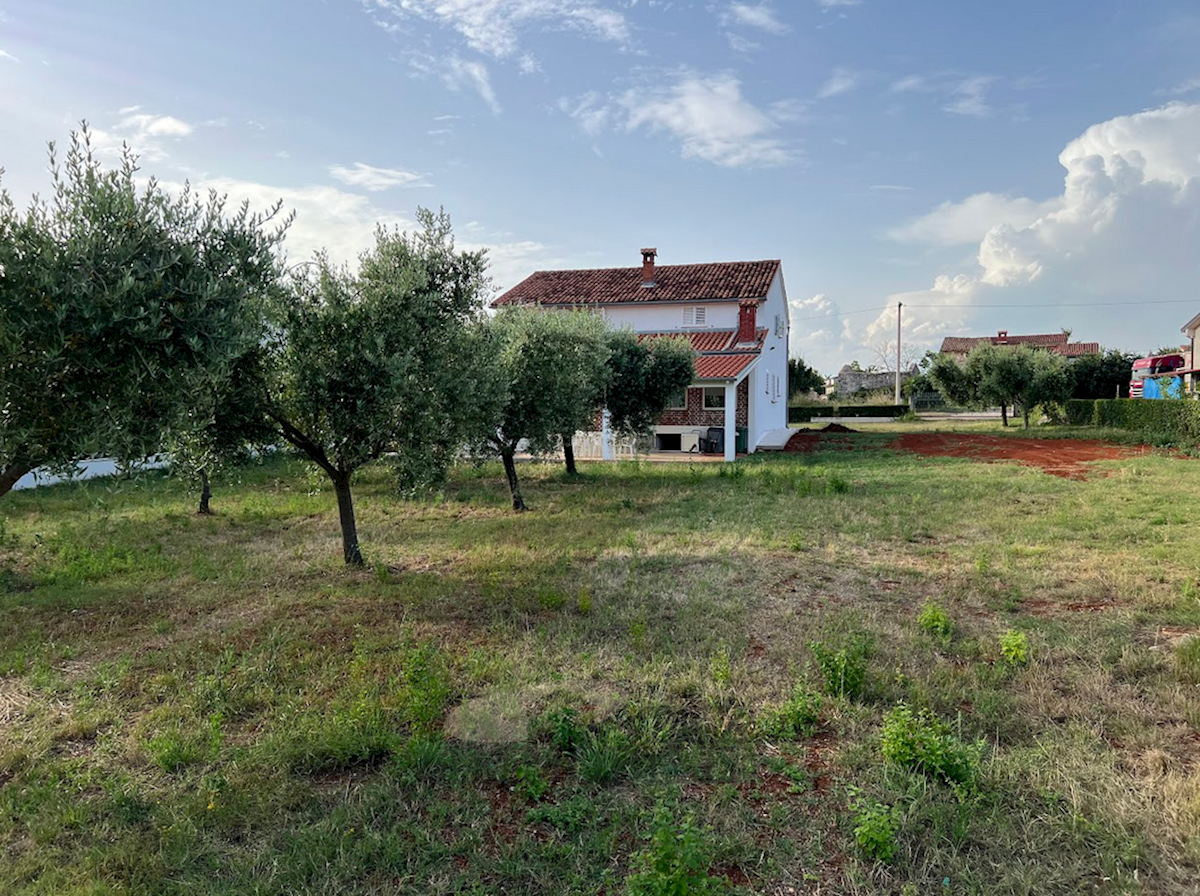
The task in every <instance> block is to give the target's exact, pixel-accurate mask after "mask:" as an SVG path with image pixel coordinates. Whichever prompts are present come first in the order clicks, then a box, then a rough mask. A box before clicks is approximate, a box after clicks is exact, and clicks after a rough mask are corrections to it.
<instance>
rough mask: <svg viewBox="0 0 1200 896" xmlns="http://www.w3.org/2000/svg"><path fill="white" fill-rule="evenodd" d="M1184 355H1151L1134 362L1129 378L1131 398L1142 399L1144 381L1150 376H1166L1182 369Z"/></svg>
mask: <svg viewBox="0 0 1200 896" xmlns="http://www.w3.org/2000/svg"><path fill="white" fill-rule="evenodd" d="M1183 366H1184V361H1183V355H1151V356H1150V357H1149V358H1138V359H1137V360H1136V361H1134V362H1133V373H1132V374H1130V377H1129V397H1130V398H1141V397H1142V380H1144V379H1146V377H1148V376H1165V375H1167V374H1169V373H1174V372H1175V371H1176V370H1180V369H1182V367H1183Z"/></svg>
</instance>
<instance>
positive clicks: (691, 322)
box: [683, 305, 708, 327]
mask: <svg viewBox="0 0 1200 896" xmlns="http://www.w3.org/2000/svg"><path fill="white" fill-rule="evenodd" d="M683 325H684V326H685V327H706V326H708V309H707V308H706V307H704V306H703V305H695V306H693V307H691V308H684V309H683Z"/></svg>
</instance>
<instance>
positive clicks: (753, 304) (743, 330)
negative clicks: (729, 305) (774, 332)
mask: <svg viewBox="0 0 1200 896" xmlns="http://www.w3.org/2000/svg"><path fill="white" fill-rule="evenodd" d="M757 324H758V300H757V299H742V300H741V301H740V302H738V331H737V341H738V343H739V344H741V343H743V342H757V341H758V335H757V333H756V330H757Z"/></svg>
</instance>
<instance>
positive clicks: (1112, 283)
mask: <svg viewBox="0 0 1200 896" xmlns="http://www.w3.org/2000/svg"><path fill="white" fill-rule="evenodd" d="M1197 147H1200V104H1184V103H1172V104H1170V105H1167V106H1163V107H1161V108H1158V109H1151V110H1147V111H1145V112H1140V113H1137V114H1134V115H1125V116H1120V117H1118V118H1113V119H1111V120H1109V121H1105V122H1102V123H1100V124H1097V125H1093V126H1092V127H1090V128H1088V129H1087V131H1086V132H1084V133H1083V134H1082V135H1081V136H1080V137H1078V138H1077V139H1075V140H1072V141H1071V142H1070V143H1069V144H1068V145H1067V146H1066V148H1065V149H1064V150H1063V151H1062V153H1061V154H1060V155H1059V163H1060V164H1061V165H1062V166H1063V168H1065V169H1066V177H1065V178H1064V185H1063V192H1062V194H1061V195H1060V196H1056V197H1053V198H1052V199H1049V200H1047V201H1044V202H1037V201H1036V200H1032V199H1023V198H1010V197H1003V196H995V195H994V194H986V193H985V194H977V195H976V196H972V197H969V198H968V199H967V200H965V201H963V202H962V203H958V204H946V205H943V206H940V207H939V208H938V209H935V210H934V211H933V212H932V213H930V215H927V216H925V217H924V218H921V219H918V220H917V221H916V222H913V224H910V225H906V226H905V227H904V228H899V229H898V233H903V234H905V235H907V236H909V237H911V238H923V239H925V240H926V241H928V242H932V243H934V244H939V241H940V244H943V245H944V244H946V243H948V242H949V241H950V240H951V239H953V240H954V241H955V242H957V241H960V239H961V238H962V237H965V236H966V234H967V233H969V232H970V233H975V234H978V233H979V231H980V229H982V228H985V227H986V229H985V230H984V232H983V236H982V237H981V238H980V239H979V243H978V245H979V249H978V254H977V258H976V267H975V269H974V270H972V271H970V272H965V273H957V274H953V275H943V276H939V277H938V278H937V279H936V280H935V281H934V285H933V287H932V288H931V289H929V290H923V291H920V292H916V293H906V294H903V295H898V296H893V297H892V298H893V299H900V300H901V301H905V302H906V304H912V305H914V306H917V305H921V304H932V305H943V306H947V305H948V306H950V308H949V310H947V309H946V308H945V307H943V308H940V309H924V310H922V309H919V308H914V309H913V319H914V323H913V328H914V333H920V334H922V335H924V336H927V337H932V336H933V335H934V334H936V333H937V332H945V331H946V328H947V323H946V322H947V321H948V320H949V321H952V322H956V323H959V322H961V321H962V320H963V319H965V318H966V317H969V316H970V315H971V305H972V303H974V302H977V301H982V300H983V298H985V297H986V299H987V301H988V302H1000V303H1001V304H1011V305H1014V306H1016V305H1018V304H1029V305H1032V306H1035V307H1036V308H1038V311H1037V312H1036V319H1037V320H1038V321H1039V323H1037V324H1035V326H1041V327H1043V328H1044V327H1046V326H1047V324H1046V322H1045V321H1046V319H1047V318H1048V317H1050V318H1051V319H1053V318H1052V317H1051V316H1052V315H1053V314H1054V310H1053V309H1054V308H1055V306H1056V305H1061V304H1063V303H1068V302H1072V303H1078V304H1104V303H1110V304H1111V303H1114V302H1126V303H1131V304H1130V305H1129V307H1128V309H1127V310H1126V311H1124V312H1123V313H1120V314H1115V315H1111V316H1109V317H1100V316H1097V315H1094V314H1088V313H1087V312H1086V311H1083V310H1079V311H1078V315H1079V316H1082V317H1083V318H1084V321H1086V324H1087V326H1086V332H1087V336H1088V338H1089V339H1094V340H1097V341H1100V342H1101V343H1105V344H1109V345H1119V346H1123V347H1127V348H1129V347H1135V346H1136V345H1137V344H1138V342H1135V340H1138V341H1139V342H1140V344H1141V347H1142V348H1148V347H1149V346H1150V345H1153V344H1156V343H1157V342H1161V340H1162V338H1164V335H1163V334H1164V332H1166V333H1171V332H1175V331H1176V330H1177V328H1178V323H1177V324H1175V325H1174V326H1170V325H1168V326H1167V328H1166V329H1165V330H1164V326H1163V323H1162V320H1161V318H1162V315H1159V317H1157V318H1156V317H1155V312H1154V310H1153V309H1150V308H1139V307H1137V305H1136V304H1135V303H1137V302H1139V301H1145V302H1147V303H1150V302H1170V301H1179V302H1184V301H1191V300H1195V301H1196V302H1198V303H1200V291H1198V290H1197V282H1200V257H1198V256H1197V253H1196V246H1197V245H1200V152H1197ZM989 213H990V214H992V215H993V216H994V218H993V221H992V225H991V226H990V227H987V226H986V225H987V215H988V214H989ZM1181 307H1186V306H1181ZM1193 310H1194V309H1193ZM1166 313H1169V310H1168V312H1164V314H1166ZM1189 315H1190V312H1188V313H1187V314H1182V317H1184V318H1186V317H1187V316H1189ZM1176 316H1180V315H1179V314H1177V315H1176ZM1167 320H1170V318H1169V317H1168V318H1167ZM1180 322H1181V321H1180ZM886 325H887V321H886V320H883V319H881V320H879V321H876V322H875V324H873V325H872V326H873V327H875V331H879V330H880V329H881V328H884V327H886ZM1104 327H1107V329H1103V328H1104ZM956 328H957V327H956ZM1083 332H1084V325H1083V323H1082V322H1081V323H1080V324H1079V326H1078V327H1077V328H1076V333H1077V335H1079V336H1082V335H1083Z"/></svg>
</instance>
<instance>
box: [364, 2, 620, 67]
mask: <svg viewBox="0 0 1200 896" xmlns="http://www.w3.org/2000/svg"><path fill="white" fill-rule="evenodd" d="M364 6H365V7H366V8H367V10H368V12H369V14H371V15H372V16H374V17H378V16H387V17H390V19H379V18H376V21H377V22H378V23H379V24H380V25H381V27H384V28H385V29H390V28H391V26H392V25H394V23H395V22H396V21H401V22H403V21H407V20H412V19H420V20H424V21H427V22H433V23H435V24H437V25H441V26H442V27H445V28H449V29H451V30H452V31H454V32H456V33H457V34H458V35H459V36H460V37H461V38H462V39H463V40H464V41H465V42H466V44H467V46H469V47H470V48H471V49H473V50H476V51H478V52H480V53H483V54H485V55H487V56H491V57H493V58H495V59H504V58H508V57H513V56H518V55H519V54H520V47H521V39H520V35H521V33H522V32H523V31H526V30H528V29H531V28H542V29H552V30H559V31H573V32H576V33H579V34H582V35H584V36H586V37H589V38H591V39H594V40H600V41H607V42H611V43H615V44H618V45H620V46H627V45H628V44H629V43H630V41H631V32H630V27H629V22H628V20H627V19H626V18H625V16H624V15H623V14H622V13H620V12H618V11H616V10H613V9H608V8H606V7H605V6H604V5H602V4H600V3H595V2H592V0H572V2H570V3H563V2H561V0H365V2H364Z"/></svg>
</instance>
